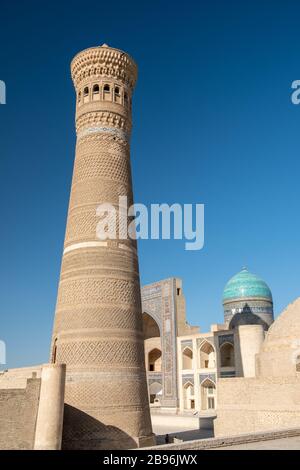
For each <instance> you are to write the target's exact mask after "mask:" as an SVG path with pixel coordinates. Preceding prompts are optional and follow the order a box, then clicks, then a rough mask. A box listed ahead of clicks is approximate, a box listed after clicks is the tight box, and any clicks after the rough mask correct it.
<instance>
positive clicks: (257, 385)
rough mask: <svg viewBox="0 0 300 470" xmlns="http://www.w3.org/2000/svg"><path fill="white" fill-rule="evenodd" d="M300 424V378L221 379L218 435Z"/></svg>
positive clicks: (216, 427) (217, 420) (215, 426)
mask: <svg viewBox="0 0 300 470" xmlns="http://www.w3.org/2000/svg"><path fill="white" fill-rule="evenodd" d="M292 427H300V377H299V376H298V377H262V378H234V379H232V378H231V379H220V380H219V381H218V413H217V419H216V420H215V422H214V428H215V436H216V437H220V436H228V435H233V434H242V433H251V432H260V431H274V430H276V429H287V428H292Z"/></svg>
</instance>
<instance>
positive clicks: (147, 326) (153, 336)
mask: <svg viewBox="0 0 300 470" xmlns="http://www.w3.org/2000/svg"><path fill="white" fill-rule="evenodd" d="M143 334H144V346H145V364H146V370H147V372H151V373H155V372H160V373H161V371H162V361H163V357H162V347H161V337H160V329H159V326H158V324H157V322H156V321H155V320H154V318H153V317H151V315H149V314H148V313H143Z"/></svg>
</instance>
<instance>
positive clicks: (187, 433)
mask: <svg viewBox="0 0 300 470" xmlns="http://www.w3.org/2000/svg"><path fill="white" fill-rule="evenodd" d="M151 418H152V426H153V432H154V433H155V434H156V441H157V444H165V436H166V434H169V436H170V438H171V442H172V439H173V438H174V437H177V438H178V439H182V440H183V441H192V440H194V439H205V438H207V437H213V431H212V430H206V429H203V430H201V429H199V418H198V417H195V416H177V415H163V414H161V415H152V416H151Z"/></svg>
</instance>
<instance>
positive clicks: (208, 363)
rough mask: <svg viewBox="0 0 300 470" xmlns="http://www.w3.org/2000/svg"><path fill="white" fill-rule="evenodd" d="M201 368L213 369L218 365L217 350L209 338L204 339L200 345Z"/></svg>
mask: <svg viewBox="0 0 300 470" xmlns="http://www.w3.org/2000/svg"><path fill="white" fill-rule="evenodd" d="M199 365H200V369H213V368H215V366H216V350H215V348H214V346H213V345H212V344H211V343H210V342H209V341H207V340H204V341H203V342H202V343H201V344H200V347H199Z"/></svg>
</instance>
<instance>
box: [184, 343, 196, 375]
mask: <svg viewBox="0 0 300 470" xmlns="http://www.w3.org/2000/svg"><path fill="white" fill-rule="evenodd" d="M192 368H193V350H192V349H191V348H190V347H189V346H186V347H185V348H184V349H183V351H182V369H184V370H186V369H192Z"/></svg>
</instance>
